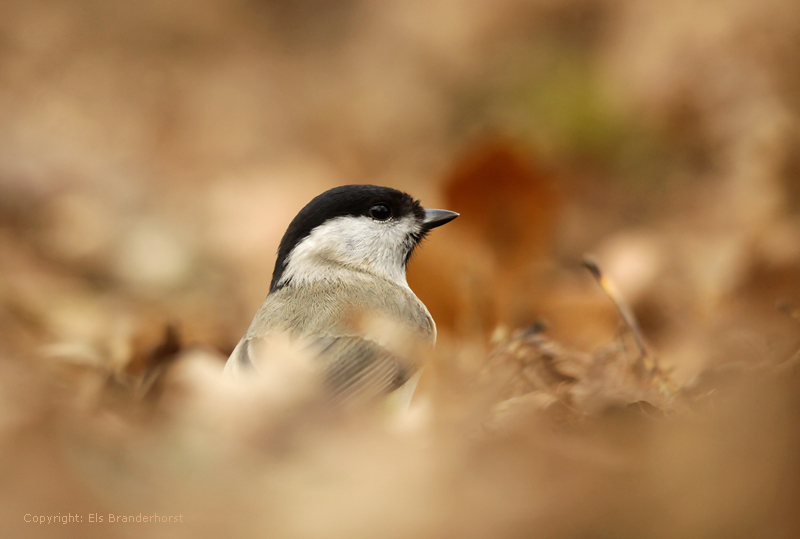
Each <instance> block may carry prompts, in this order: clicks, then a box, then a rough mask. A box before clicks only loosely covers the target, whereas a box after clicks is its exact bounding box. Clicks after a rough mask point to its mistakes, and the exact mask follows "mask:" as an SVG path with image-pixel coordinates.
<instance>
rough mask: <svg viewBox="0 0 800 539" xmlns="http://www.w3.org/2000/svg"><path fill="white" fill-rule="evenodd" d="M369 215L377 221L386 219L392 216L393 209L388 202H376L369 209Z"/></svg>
mask: <svg viewBox="0 0 800 539" xmlns="http://www.w3.org/2000/svg"><path fill="white" fill-rule="evenodd" d="M369 216H370V217H372V218H373V219H375V220H376V221H385V220H386V219H388V218H389V217H391V216H392V210H390V209H389V206H387V205H386V204H375V205H374V206H372V207H371V208H370V209H369Z"/></svg>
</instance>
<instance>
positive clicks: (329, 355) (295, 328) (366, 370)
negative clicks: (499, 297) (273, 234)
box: [229, 277, 435, 400]
mask: <svg viewBox="0 0 800 539" xmlns="http://www.w3.org/2000/svg"><path fill="white" fill-rule="evenodd" d="M359 285H360V286H358V287H357V288H355V289H354V288H353V287H352V286H351V287H348V289H347V290H345V289H344V288H343V287H342V286H341V284H340V283H338V282H336V281H333V282H324V281H321V282H318V283H313V284H310V285H306V286H303V287H301V288H298V289H290V288H289V287H286V288H283V289H280V290H277V291H275V292H273V293H272V294H270V295H269V296H268V297H267V299H266V300H265V301H264V304H263V305H262V306H261V309H260V310H259V312H258V313H257V314H256V317H255V318H254V319H253V323H252V324H251V325H250V329H249V330H248V331H247V334H246V335H245V337H244V338H243V339H242V342H240V343H239V346H237V347H236V350H234V353H233V354H232V355H231V358H230V360H229V363H230V362H237V363H238V367H239V368H240V369H245V370H246V369H247V368H248V366H250V365H252V363H251V358H250V357H249V341H250V340H252V339H258V338H266V337H268V336H269V335H271V334H276V333H282V334H287V335H289V336H291V337H298V338H302V339H304V340H306V341H307V342H308V343H309V345H310V346H312V347H313V353H314V354H315V356H316V357H317V358H318V360H319V364H320V370H321V372H322V373H323V376H324V379H325V384H326V386H327V388H328V390H329V392H330V394H331V395H332V396H333V398H335V399H337V400H344V399H351V398H356V397H365V396H370V395H379V394H382V393H387V392H390V391H393V390H395V389H397V388H398V387H400V386H402V385H403V384H404V383H405V382H406V381H407V380H408V378H409V377H410V376H411V375H413V374H414V371H415V365H414V361H413V358H408V357H401V354H398V353H397V351H396V350H392V351H390V350H387V349H386V348H385V347H383V346H381V345H379V344H378V343H376V342H375V341H374V340H371V339H369V338H365V337H366V336H365V335H364V334H363V326H362V325H361V324H360V323H359V322H363V318H360V317H362V316H367V317H369V316H375V317H378V318H379V319H380V320H382V321H388V322H390V323H393V324H397V325H398V327H401V328H402V329H403V330H404V331H405V332H410V334H411V335H414V336H416V337H418V339H419V340H420V341H422V342H425V343H427V344H431V345H432V344H433V341H434V339H435V326H434V323H433V320H432V318H431V317H430V314H429V313H428V310H427V309H426V308H425V306H424V305H423V304H422V302H421V301H420V300H419V299H418V298H417V297H416V296H415V295H414V293H413V292H411V290H410V289H408V288H407V287H403V286H401V285H398V284H396V283H392V282H389V281H384V280H378V278H370V277H367V278H365V279H364V280H363V282H359ZM354 290H355V292H356V293H354ZM309 306H310V307H309Z"/></svg>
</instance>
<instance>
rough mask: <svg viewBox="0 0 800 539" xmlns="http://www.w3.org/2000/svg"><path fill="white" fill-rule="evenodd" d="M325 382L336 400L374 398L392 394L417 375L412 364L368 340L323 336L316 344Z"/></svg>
mask: <svg viewBox="0 0 800 539" xmlns="http://www.w3.org/2000/svg"><path fill="white" fill-rule="evenodd" d="M315 348H316V349H317V350H319V360H320V361H322V364H323V365H322V372H323V376H324V380H325V385H326V387H327V388H328V390H329V393H330V395H331V397H332V399H333V400H334V401H338V402H345V401H359V400H367V399H373V398H375V397H378V396H381V395H385V394H387V393H390V392H392V391H394V390H396V389H397V388H399V387H400V386H402V385H403V384H405V383H406V382H407V381H408V379H409V378H410V377H411V376H412V375H413V374H414V368H413V365H411V364H410V363H409V362H408V361H405V360H403V359H401V358H399V357H398V356H396V355H394V354H392V353H391V352H389V351H388V350H387V349H386V348H384V347H383V346H381V345H379V344H378V343H376V342H374V341H371V340H369V339H364V338H362V337H357V336H342V337H333V336H325V337H321V338H320V339H319V340H317V341H316V343H315Z"/></svg>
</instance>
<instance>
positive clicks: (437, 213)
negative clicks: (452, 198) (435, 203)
mask: <svg viewBox="0 0 800 539" xmlns="http://www.w3.org/2000/svg"><path fill="white" fill-rule="evenodd" d="M458 216H459V214H458V213H456V212H454V211H449V210H425V220H424V221H422V224H423V225H424V226H425V228H426V229H428V230H430V229H432V228H436V227H437V226H442V225H443V224H445V223H449V222H450V221H452V220H453V219H455V218H456V217H458Z"/></svg>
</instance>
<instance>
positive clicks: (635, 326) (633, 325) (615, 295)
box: [583, 257, 655, 367]
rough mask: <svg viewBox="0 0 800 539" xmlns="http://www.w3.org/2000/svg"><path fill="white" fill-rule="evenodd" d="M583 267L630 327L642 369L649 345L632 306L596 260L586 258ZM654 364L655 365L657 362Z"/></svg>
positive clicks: (638, 362) (648, 353)
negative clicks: (604, 273)
mask: <svg viewBox="0 0 800 539" xmlns="http://www.w3.org/2000/svg"><path fill="white" fill-rule="evenodd" d="M583 265H584V267H585V268H586V269H588V270H589V272H591V274H592V277H594V278H595V280H596V281H597V283H598V284H599V285H600V288H602V289H603V291H604V292H605V293H606V295H608V297H609V298H611V301H613V302H614V305H615V306H616V307H617V311H619V315H620V317H621V318H622V321H623V322H624V323H625V325H626V326H628V329H629V330H630V332H631V334H633V339H634V340H635V341H636V346H637V347H638V348H639V357H638V359H637V360H636V363H637V365H638V366H639V367H642V366H643V362H644V358H645V357H648V356H650V352H649V351H648V350H647V345H646V344H645V342H644V336H643V335H642V330H641V328H640V327H639V322H638V320H637V319H636V315H635V314H633V309H631V307H630V305H628V302H627V301H625V299H624V298H623V297H622V294H621V293H620V291H619V289H618V288H617V287H616V285H615V284H614V283H613V282H612V281H611V279H609V278H608V277H606V276H605V275H603V273H602V272H601V271H600V267H599V266H598V265H597V263H596V262H595V261H594V260H592V259H591V258H589V257H584V258H583ZM653 363H654V364H655V360H654V361H653Z"/></svg>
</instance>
